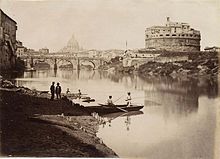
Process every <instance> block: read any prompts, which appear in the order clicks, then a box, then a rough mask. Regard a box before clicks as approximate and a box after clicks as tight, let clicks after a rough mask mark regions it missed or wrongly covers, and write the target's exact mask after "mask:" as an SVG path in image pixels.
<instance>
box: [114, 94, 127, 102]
mask: <svg viewBox="0 0 220 159" xmlns="http://www.w3.org/2000/svg"><path fill="white" fill-rule="evenodd" d="M123 96H124V95H122V96H121V97H123ZM121 97H119V98H118V99H116V100H115V101H114V102H113V103H115V102H117V101H118V100H119V99H121Z"/></svg>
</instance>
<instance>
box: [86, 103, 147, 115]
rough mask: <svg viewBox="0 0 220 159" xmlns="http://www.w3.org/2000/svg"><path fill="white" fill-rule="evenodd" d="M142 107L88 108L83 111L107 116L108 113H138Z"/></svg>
mask: <svg viewBox="0 0 220 159" xmlns="http://www.w3.org/2000/svg"><path fill="white" fill-rule="evenodd" d="M143 107H144V106H143V105H141V106H129V107H126V106H124V105H121V106H89V107H85V109H86V110H87V111H88V112H89V113H93V112H96V113H98V114H109V113H116V112H130V111H138V110H140V109H142V108H143Z"/></svg>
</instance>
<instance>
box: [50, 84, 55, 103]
mask: <svg viewBox="0 0 220 159" xmlns="http://www.w3.org/2000/svg"><path fill="white" fill-rule="evenodd" d="M54 84H55V82H52V85H51V86H50V93H51V98H50V100H54V93H55V86H54Z"/></svg>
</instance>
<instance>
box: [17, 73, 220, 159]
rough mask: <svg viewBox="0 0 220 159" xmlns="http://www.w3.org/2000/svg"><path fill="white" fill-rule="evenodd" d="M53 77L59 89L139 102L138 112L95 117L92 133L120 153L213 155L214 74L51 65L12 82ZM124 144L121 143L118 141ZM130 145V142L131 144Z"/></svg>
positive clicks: (30, 83)
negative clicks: (193, 75) (161, 74)
mask: <svg viewBox="0 0 220 159" xmlns="http://www.w3.org/2000/svg"><path fill="white" fill-rule="evenodd" d="M51 81H55V82H57V81H59V82H60V83H61V86H62V88H63V90H66V89H67V88H69V89H70V91H71V92H72V93H74V91H75V92H76V91H77V90H78V89H79V88H80V89H81V91H82V92H83V93H86V94H88V95H89V96H91V95H92V97H93V98H95V100H96V101H97V102H100V103H103V102H105V101H106V99H107V97H108V96H109V95H112V96H113V98H114V99H117V98H119V97H122V98H121V99H120V100H119V101H117V103H116V104H119V103H120V102H121V103H123V104H124V103H125V101H124V100H125V97H126V94H127V92H128V91H129V92H131V96H132V102H136V103H140V104H144V105H145V107H144V108H143V109H142V113H140V114H138V115H128V114H127V115H126V114H124V113H123V112H122V113H119V114H111V115H110V116H102V117H99V120H100V127H99V131H98V136H99V137H101V138H102V139H103V141H104V143H105V144H106V145H108V146H109V147H111V148H112V149H113V150H114V151H115V152H116V153H117V154H118V155H119V156H120V157H144V158H160V159H161V158H162V159H163V158H167V159H172V158H174V159H176V158H181V159H182V158H183V159H189V158H190V159H191V158H213V152H214V143H215V127H216V123H217V122H216V120H217V119H216V111H217V106H218V104H219V102H218V87H219V86H218V79H217V77H213V78H197V79H196V78H185V77H181V78H171V77H150V76H149V77H147V78H145V79H143V78H140V77H139V76H137V75H131V76H128V75H121V74H112V73H108V72H101V71H86V70H81V71H77V70H72V71H70V70H68V71H66V70H59V69H58V70H57V73H55V72H54V70H48V71H45V70H44V71H36V72H33V73H30V72H26V73H24V74H23V76H21V77H20V78H17V79H16V84H17V85H24V86H27V87H29V88H33V87H35V88H36V89H39V90H45V89H49V86H50V84H51ZM124 145H126V146H124ZM134 145H135V146H134Z"/></svg>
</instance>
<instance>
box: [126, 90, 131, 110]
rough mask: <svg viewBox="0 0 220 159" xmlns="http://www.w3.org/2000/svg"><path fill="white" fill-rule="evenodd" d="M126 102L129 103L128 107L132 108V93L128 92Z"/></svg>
mask: <svg viewBox="0 0 220 159" xmlns="http://www.w3.org/2000/svg"><path fill="white" fill-rule="evenodd" d="M125 101H127V106H128V107H130V106H131V93H130V92H128V95H127V98H126V100H125Z"/></svg>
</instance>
